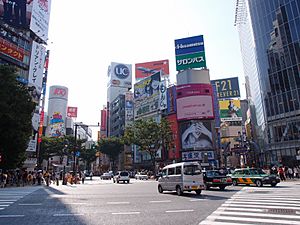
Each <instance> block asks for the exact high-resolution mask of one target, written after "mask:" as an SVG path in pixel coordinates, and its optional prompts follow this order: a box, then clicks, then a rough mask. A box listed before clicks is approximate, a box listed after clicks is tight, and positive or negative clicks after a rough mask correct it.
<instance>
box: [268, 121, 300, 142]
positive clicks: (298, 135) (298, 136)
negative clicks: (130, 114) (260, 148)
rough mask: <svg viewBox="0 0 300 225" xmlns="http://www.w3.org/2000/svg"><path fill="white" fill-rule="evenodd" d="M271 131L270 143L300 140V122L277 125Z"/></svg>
mask: <svg viewBox="0 0 300 225" xmlns="http://www.w3.org/2000/svg"><path fill="white" fill-rule="evenodd" d="M270 129H271V132H270V143H273V142H283V141H292V140H300V121H293V122H287V123H281V124H276V125H273V126H272V127H270Z"/></svg>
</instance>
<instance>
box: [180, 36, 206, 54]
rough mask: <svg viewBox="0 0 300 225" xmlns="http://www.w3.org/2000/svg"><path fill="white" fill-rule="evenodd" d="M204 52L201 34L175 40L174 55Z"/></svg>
mask: <svg viewBox="0 0 300 225" xmlns="http://www.w3.org/2000/svg"><path fill="white" fill-rule="evenodd" d="M195 52H204V41H203V35H199V36H194V37H188V38H182V39H177V40H175V55H176V56H177V55H185V54H190V53H195Z"/></svg>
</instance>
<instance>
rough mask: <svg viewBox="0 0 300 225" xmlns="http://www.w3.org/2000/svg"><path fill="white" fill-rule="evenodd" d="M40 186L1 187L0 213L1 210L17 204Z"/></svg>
mask: <svg viewBox="0 0 300 225" xmlns="http://www.w3.org/2000/svg"><path fill="white" fill-rule="evenodd" d="M37 189H38V188H30V189H28V188H24V189H23V188H1V189H0V215H1V210H4V209H5V208H7V207H9V206H10V205H12V204H15V203H16V202H17V201H18V200H20V199H21V198H23V197H24V196H26V195H28V194H30V193H32V192H34V191H35V190H37Z"/></svg>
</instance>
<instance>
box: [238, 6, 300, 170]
mask: <svg viewBox="0 0 300 225" xmlns="http://www.w3.org/2000/svg"><path fill="white" fill-rule="evenodd" d="M236 24H237V25H238V28H239V33H240V38H241V46H242V48H241V49H242V54H243V58H244V68H245V76H246V82H248V84H247V86H248V87H249V89H250V90H251V94H250V95H248V96H247V97H249V98H251V100H252V101H251V102H252V103H253V104H254V105H255V109H256V119H257V122H258V126H259V127H260V128H262V129H261V131H262V132H261V133H260V134H261V135H262V137H263V138H264V139H265V143H263V145H261V147H263V149H264V153H265V154H264V156H265V162H267V164H285V165H290V166H293V165H295V164H297V163H299V161H298V162H297V158H299V157H297V155H299V154H300V141H299V140H300V76H299V73H300V2H299V1H295V0H266V1H259V0H251V1H247V0H238V1H237V11H236ZM246 30H248V31H249V32H247V34H246V32H245V31H246ZM247 40H250V42H248V41H247ZM247 42H248V43H250V45H252V46H253V48H252V50H251V49H249V48H248V49H247V48H246V47H245V46H246V44H247ZM246 59H248V61H247V60H246ZM249 59H250V60H249ZM251 66H252V68H253V70H254V71H252V73H251V71H249V68H251ZM255 89H256V90H259V92H260V93H258V92H257V91H256V92H255ZM252 90H253V91H252ZM260 144H261V143H260Z"/></svg>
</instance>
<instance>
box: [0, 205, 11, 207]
mask: <svg viewBox="0 0 300 225" xmlns="http://www.w3.org/2000/svg"><path fill="white" fill-rule="evenodd" d="M7 206H9V205H0V207H7Z"/></svg>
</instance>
